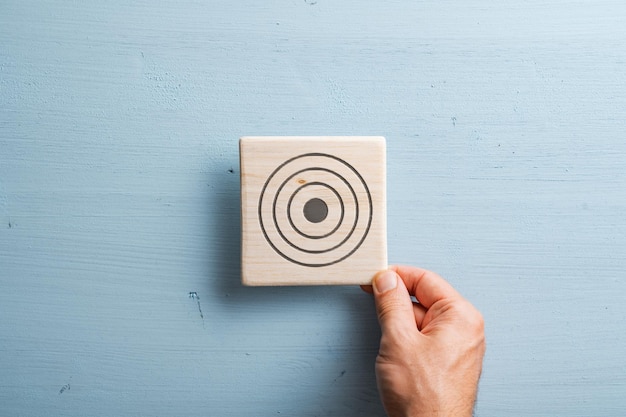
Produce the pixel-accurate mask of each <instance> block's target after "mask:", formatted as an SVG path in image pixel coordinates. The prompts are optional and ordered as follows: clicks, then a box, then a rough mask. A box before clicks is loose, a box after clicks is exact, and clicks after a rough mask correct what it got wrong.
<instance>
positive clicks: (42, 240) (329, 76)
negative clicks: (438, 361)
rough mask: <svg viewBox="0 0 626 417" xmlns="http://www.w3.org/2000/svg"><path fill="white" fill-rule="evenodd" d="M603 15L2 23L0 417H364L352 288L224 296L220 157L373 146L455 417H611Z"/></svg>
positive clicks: (613, 239)
mask: <svg viewBox="0 0 626 417" xmlns="http://www.w3.org/2000/svg"><path fill="white" fill-rule="evenodd" d="M625 20H626V9H625V6H624V2H623V1H622V0H619V1H618V0H597V1H576V0H552V1H538V0H528V1H520V0H500V1H487V0H473V1H461V0H444V1H429V0H426V1H419V2H416V1H411V0H399V1H353V0H342V1H328V0H317V1H315V0H308V1H306V2H305V1H300V0H293V1H289V0H287V1H281V2H261V1H258V0H255V1H252V0H242V1H230V0H228V1H227V0H212V1H196V0H180V1H165V0H154V1H147V0H137V1H132V2H130V1H122V0H110V1H94V0H82V1H65V0H58V1H57V0H55V1H52V0H50V1H43V0H2V1H0V415H2V416H5V415H6V416H24V417H34V416H46V417H47V416H51V415H52V416H76V417H84V416H96V417H97V416H103V417H104V416H106V417H111V416H176V417H179V416H190V417H196V416H197V417H200V416H202V417H206V416H232V417H249V416H258V417H269V416H273V417H277V416H280V417H282V416H301V417H315V416H325V417H333V416H335V417H379V416H383V415H384V413H383V410H382V406H381V404H380V401H379V399H378V396H377V391H376V381H375V376H374V360H375V357H376V353H377V350H378V343H379V328H378V323H377V320H376V316H375V312H374V306H373V302H372V299H371V297H370V295H369V294H365V293H364V292H362V291H361V290H360V289H359V288H358V287H356V286H332V287H331V286H328V287H327V286H306V287H252V288H251V287H246V286H243V285H242V284H241V228H240V222H241V219H240V207H241V202H240V180H239V179H240V172H239V168H238V166H239V152H238V140H239V138H240V137H241V136H246V135H279V136H285V135H293V134H300V135H323V136H327V135H343V136H354V135H375V136H384V137H385V138H386V140H387V142H386V145H387V214H388V216H387V218H388V222H387V226H388V227H387V229H388V253H389V261H390V263H408V264H415V265H418V266H421V267H425V268H428V269H432V270H435V271H437V272H438V273H440V274H441V275H442V276H444V277H445V278H446V279H447V280H449V281H450V282H451V283H452V284H453V285H454V286H455V288H457V289H458V290H459V291H460V292H461V293H462V294H463V295H464V296H465V297H467V298H468V299H469V300H470V301H471V302H472V303H473V304H475V305H476V306H477V307H478V308H479V309H480V311H481V312H482V313H483V316H484V318H485V322H486V335H487V354H486V357H485V366H484V370H483V374H482V377H481V384H480V389H479V394H478V403H477V407H476V415H477V416H497V417H509V416H511V417H513V416H528V417H544V416H557V417H558V416H580V417H588V416H621V415H623V414H624V410H626V395H624V394H625V393H626V348H625V346H626V331H625V324H624V323H625V322H626V303H625V302H624V300H625V299H626V279H625V275H626V274H625V272H624V271H626V255H625V254H626V216H625V213H626V192H625V190H626V168H625V166H626V162H625V161H626V140H625V137H626V133H625V132H626V123H625V121H624V109H626V69H625V68H626V47H625V45H626V24H624V21H625Z"/></svg>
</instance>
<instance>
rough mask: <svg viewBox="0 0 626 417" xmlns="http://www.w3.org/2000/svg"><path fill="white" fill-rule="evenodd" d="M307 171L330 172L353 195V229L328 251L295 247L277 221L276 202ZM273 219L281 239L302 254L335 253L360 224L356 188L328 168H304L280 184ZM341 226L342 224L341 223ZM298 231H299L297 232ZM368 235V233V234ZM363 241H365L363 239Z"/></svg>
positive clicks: (275, 200)
mask: <svg viewBox="0 0 626 417" xmlns="http://www.w3.org/2000/svg"><path fill="white" fill-rule="evenodd" d="M307 171H324V172H328V173H330V174H332V175H333V176H335V177H337V178H339V179H340V180H341V181H342V182H343V183H344V184H346V185H347V186H348V188H349V189H350V193H351V194H352V198H353V201H354V209H355V215H354V223H353V224H352V227H351V229H350V232H348V234H347V235H346V237H344V238H343V240H342V241H341V242H339V243H338V244H336V245H334V246H333V247H331V248H328V249H322V250H310V249H304V248H301V247H299V246H297V245H295V244H294V243H293V242H292V241H290V240H289V239H288V238H287V237H286V236H285V234H284V233H283V231H282V230H280V226H279V225H278V221H277V220H276V202H277V201H278V196H279V195H280V192H281V191H282V189H283V188H284V187H285V185H286V184H287V183H288V182H289V181H290V180H291V179H292V178H293V177H295V176H296V175H299V174H302V173H303V172H307ZM272 217H273V220H274V226H275V227H276V231H277V232H278V234H279V235H280V237H281V238H282V239H283V241H285V242H286V243H287V244H288V245H289V246H291V247H292V248H294V249H296V250H299V251H300V252H305V253H326V252H331V251H334V250H335V249H337V248H339V247H341V245H343V244H344V243H346V242H347V241H348V240H349V239H350V237H351V236H352V235H353V234H354V231H355V230H356V226H357V224H358V223H359V200H358V198H357V195H356V192H355V191H354V188H352V185H350V183H349V182H348V180H346V179H345V178H344V177H342V176H341V175H339V174H338V173H336V172H335V171H333V170H330V169H328V168H322V167H316V168H304V169H301V170H299V171H297V172H294V173H293V174H291V175H290V176H288V177H287V178H286V179H285V180H284V181H283V182H282V184H280V187H278V190H276V194H275V195H274V202H273V204H272ZM339 224H341V222H340V223H339ZM296 231H297V230H296ZM366 235H367V233H366ZM362 240H363V239H362Z"/></svg>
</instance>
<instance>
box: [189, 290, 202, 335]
mask: <svg viewBox="0 0 626 417" xmlns="http://www.w3.org/2000/svg"><path fill="white" fill-rule="evenodd" d="M189 298H191V299H192V300H196V303H197V304H198V312H199V313H200V318H201V319H202V327H204V314H202V306H201V305H200V296H199V295H198V293H197V292H195V291H189Z"/></svg>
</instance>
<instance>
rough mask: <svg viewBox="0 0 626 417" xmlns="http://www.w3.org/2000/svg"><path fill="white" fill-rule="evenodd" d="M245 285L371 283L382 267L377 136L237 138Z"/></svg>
mask: <svg viewBox="0 0 626 417" xmlns="http://www.w3.org/2000/svg"><path fill="white" fill-rule="evenodd" d="M239 152H240V154H239V155H240V163H241V222H242V228H241V230H242V252H241V253H242V259H241V261H242V281H243V283H244V284H245V285H356V284H370V283H371V282H372V278H373V277H374V275H375V274H376V272H378V271H380V270H382V269H386V268H387V213H386V166H385V160H386V156H385V139H384V138H383V137H368V136H360V137H242V138H241V140H240V141H239Z"/></svg>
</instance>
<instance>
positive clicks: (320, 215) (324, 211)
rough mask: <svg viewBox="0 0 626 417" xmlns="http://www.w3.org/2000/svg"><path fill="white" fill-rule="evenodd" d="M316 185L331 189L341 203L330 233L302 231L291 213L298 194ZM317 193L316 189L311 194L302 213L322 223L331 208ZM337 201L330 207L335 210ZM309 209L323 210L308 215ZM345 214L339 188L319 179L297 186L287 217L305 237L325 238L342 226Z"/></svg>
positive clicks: (308, 218)
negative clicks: (337, 216)
mask: <svg viewBox="0 0 626 417" xmlns="http://www.w3.org/2000/svg"><path fill="white" fill-rule="evenodd" d="M316 186H317V187H323V188H325V189H327V190H329V191H331V192H332V193H333V194H334V196H335V198H336V202H338V203H339V212H340V213H339V220H338V221H337V224H336V225H335V226H334V227H333V229H332V230H330V231H329V232H328V233H324V234H321V235H314V234H311V233H305V232H304V231H302V230H301V229H300V228H299V227H298V226H297V225H296V224H295V223H296V222H294V219H293V218H292V215H291V213H292V207H293V201H294V198H295V197H296V196H298V194H299V193H300V192H301V191H307V187H313V188H317V187H316ZM317 194H318V193H316V192H315V191H314V192H313V193H312V194H311V195H312V198H311V199H309V200H308V201H307V202H306V203H305V204H304V206H303V207H302V211H303V213H302V214H303V215H304V218H305V219H306V220H308V221H309V222H311V223H317V224H319V223H321V222H323V221H325V220H326V219H327V217H328V214H329V212H328V210H329V209H328V204H327V202H326V201H325V200H324V199H322V198H318V197H316V195H317ZM326 200H330V199H328V198H327V199H326ZM329 202H331V201H329ZM336 202H335V204H331V208H330V209H331V210H333V211H334V210H336V209H337V203H336ZM320 203H321V204H320ZM357 204H358V203H357ZM307 205H320V206H321V207H315V206H314V207H308V208H307ZM307 209H308V210H311V211H314V210H322V213H315V212H313V213H310V212H309V213H308V214H309V216H308V217H307ZM344 215H345V207H344V204H343V199H342V198H341V196H340V195H339V193H338V192H337V190H335V188H333V187H331V186H330V185H328V184H325V183H322V182H318V181H313V182H310V183H308V184H304V185H301V186H300V187H298V188H297V189H296V190H295V191H294V192H293V193H292V194H291V196H290V197H289V202H288V203H287V219H288V220H289V224H290V225H291V227H292V228H293V229H294V230H295V231H296V232H298V234H299V235H301V236H304V237H307V238H309V239H323V238H325V237H328V236H330V235H332V234H333V233H335V232H336V231H337V229H339V227H340V226H341V224H342V223H343V218H344ZM315 220H317V221H315ZM330 220H332V219H330ZM324 229H325V230H328V229H327V228H324Z"/></svg>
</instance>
